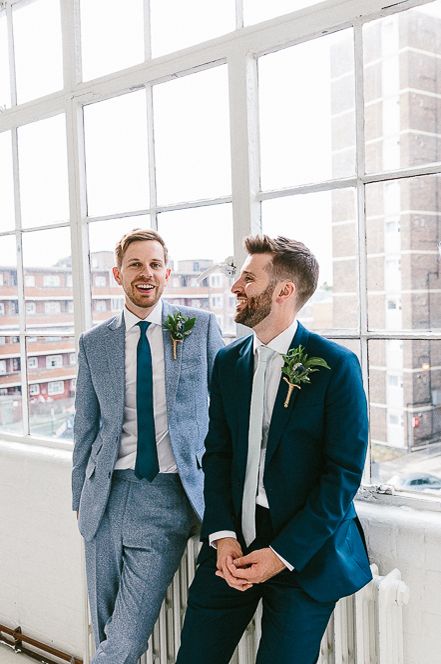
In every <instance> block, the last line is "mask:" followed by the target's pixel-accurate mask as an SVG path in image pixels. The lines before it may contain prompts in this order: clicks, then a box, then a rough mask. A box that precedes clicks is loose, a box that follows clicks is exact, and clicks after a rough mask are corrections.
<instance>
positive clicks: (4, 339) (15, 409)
mask: <svg viewBox="0 0 441 664" xmlns="http://www.w3.org/2000/svg"><path fill="white" fill-rule="evenodd" d="M1 290H2V289H1V287H0V291H1ZM0 297H1V296H0ZM2 334H3V332H2V331H1V330H0V431H8V432H12V433H17V434H21V433H23V421H22V409H21V406H22V402H21V373H20V342H19V338H18V336H13V337H11V336H1V335H2Z"/></svg>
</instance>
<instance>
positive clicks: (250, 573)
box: [233, 547, 287, 584]
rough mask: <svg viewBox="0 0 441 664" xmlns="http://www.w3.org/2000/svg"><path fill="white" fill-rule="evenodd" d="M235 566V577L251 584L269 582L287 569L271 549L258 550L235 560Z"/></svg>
mask: <svg viewBox="0 0 441 664" xmlns="http://www.w3.org/2000/svg"><path fill="white" fill-rule="evenodd" d="M233 565H234V567H235V568H236V569H235V571H234V573H233V576H235V577H236V579H237V580H239V579H240V580H242V581H248V583H249V584H254V583H264V581H268V579H271V578H272V577H273V576H276V574H278V573H279V572H281V571H282V570H284V569H287V568H286V566H285V565H284V564H283V563H282V561H281V560H280V558H279V557H278V556H276V554H275V553H274V551H273V550H272V549H270V548H269V547H266V548H265V549H257V550H256V551H252V552H251V553H249V554H248V555H247V556H242V557H241V558H235V559H234V561H233Z"/></svg>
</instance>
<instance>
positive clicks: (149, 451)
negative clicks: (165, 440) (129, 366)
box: [135, 320, 159, 482]
mask: <svg viewBox="0 0 441 664" xmlns="http://www.w3.org/2000/svg"><path fill="white" fill-rule="evenodd" d="M137 325H139V327H140V332H141V334H140V337H139V341H138V348H137V353H136V419H137V423H138V444H137V447H136V464H135V475H136V477H138V478H139V479H141V478H145V479H147V480H149V482H151V481H152V480H153V479H154V478H155V477H156V475H157V474H158V473H159V463H158V453H157V451H156V434H155V418H154V414H153V378H152V375H153V371H152V352H151V350H150V344H149V341H148V339H147V328H148V326H149V325H150V323H148V322H147V321H145V320H143V321H140V322H139V323H137Z"/></svg>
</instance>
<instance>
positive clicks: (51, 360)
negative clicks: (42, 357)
mask: <svg viewBox="0 0 441 664" xmlns="http://www.w3.org/2000/svg"><path fill="white" fill-rule="evenodd" d="M62 366H63V356H62V355H48V356H47V357H46V367H47V368H48V369H57V368H59V367H62Z"/></svg>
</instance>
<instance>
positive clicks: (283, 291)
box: [277, 281, 296, 300]
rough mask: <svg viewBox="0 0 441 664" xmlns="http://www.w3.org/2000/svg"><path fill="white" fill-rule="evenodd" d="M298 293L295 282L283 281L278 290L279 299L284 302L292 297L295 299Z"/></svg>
mask: <svg viewBox="0 0 441 664" xmlns="http://www.w3.org/2000/svg"><path fill="white" fill-rule="evenodd" d="M295 293H296V287H295V284H294V282H293V281H282V283H281V284H280V286H279V288H278V295H277V297H278V298H280V299H283V300H287V299H289V298H291V297H294V296H295Z"/></svg>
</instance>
